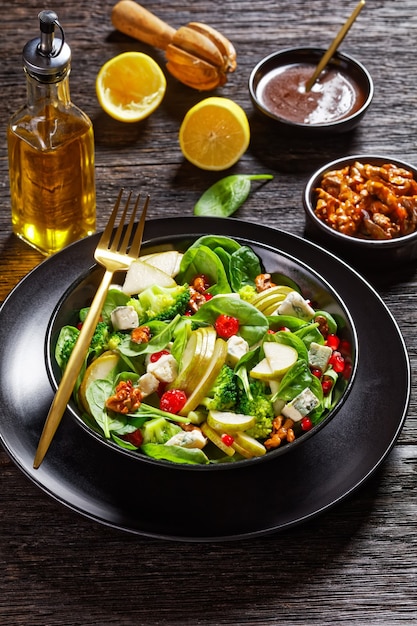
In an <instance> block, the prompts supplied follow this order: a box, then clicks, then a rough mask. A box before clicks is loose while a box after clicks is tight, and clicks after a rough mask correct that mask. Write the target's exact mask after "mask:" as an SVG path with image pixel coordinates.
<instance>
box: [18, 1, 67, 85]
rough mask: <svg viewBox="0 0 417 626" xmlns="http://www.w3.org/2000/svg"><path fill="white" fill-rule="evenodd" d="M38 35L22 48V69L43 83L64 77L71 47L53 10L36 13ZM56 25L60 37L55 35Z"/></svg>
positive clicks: (53, 81)
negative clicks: (38, 27)
mask: <svg viewBox="0 0 417 626" xmlns="http://www.w3.org/2000/svg"><path fill="white" fill-rule="evenodd" d="M38 18H39V25H40V31H41V32H40V37H37V38H36V39H32V40H31V41H28V43H27V44H26V45H25V47H24V48H23V67H24V69H25V70H26V71H27V72H28V74H30V75H31V76H33V77H34V78H36V80H38V81H40V82H43V83H55V82H58V81H60V80H62V79H63V78H64V76H65V75H66V74H67V72H68V70H69V67H70V63H71V49H70V47H69V46H68V44H67V43H66V42H65V35H64V31H63V29H62V26H61V24H60V23H59V21H58V16H57V14H56V13H55V12H54V11H49V10H45V11H41V12H40V13H39V15H38ZM55 27H58V29H59V31H60V33H61V37H55Z"/></svg>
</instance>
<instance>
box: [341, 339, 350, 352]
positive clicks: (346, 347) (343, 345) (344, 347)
mask: <svg viewBox="0 0 417 626" xmlns="http://www.w3.org/2000/svg"><path fill="white" fill-rule="evenodd" d="M339 350H340V352H341V354H343V355H345V356H346V355H347V354H350V353H351V351H352V349H351V345H350V342H349V341H347V339H342V341H341V342H340V345H339Z"/></svg>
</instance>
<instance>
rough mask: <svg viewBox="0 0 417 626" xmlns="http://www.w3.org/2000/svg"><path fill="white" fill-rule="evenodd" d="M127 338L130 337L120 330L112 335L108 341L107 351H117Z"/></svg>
mask: <svg viewBox="0 0 417 626" xmlns="http://www.w3.org/2000/svg"><path fill="white" fill-rule="evenodd" d="M126 336H129V335H127V334H126V333H122V332H121V331H119V330H117V331H113V332H112V333H110V334H109V336H108V339H107V350H116V348H118V346H119V345H120V344H121V342H122V341H123V339H125V337H126Z"/></svg>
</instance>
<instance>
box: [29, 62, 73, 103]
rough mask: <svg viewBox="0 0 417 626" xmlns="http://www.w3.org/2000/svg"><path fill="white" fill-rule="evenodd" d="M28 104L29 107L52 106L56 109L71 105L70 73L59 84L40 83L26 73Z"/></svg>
mask: <svg viewBox="0 0 417 626" xmlns="http://www.w3.org/2000/svg"><path fill="white" fill-rule="evenodd" d="M26 85H27V104H28V106H29V107H38V106H39V105H46V104H48V105H51V106H55V107H60V106H68V105H70V104H71V99H70V89H69V71H68V72H66V74H65V75H64V76H63V78H62V79H61V80H59V81H58V82H40V81H39V80H37V79H36V78H35V77H34V76H32V75H31V74H29V72H26Z"/></svg>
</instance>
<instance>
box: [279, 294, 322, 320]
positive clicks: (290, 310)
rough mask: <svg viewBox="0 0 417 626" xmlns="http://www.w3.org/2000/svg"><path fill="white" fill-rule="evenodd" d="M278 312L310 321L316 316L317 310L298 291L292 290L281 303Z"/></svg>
mask: <svg viewBox="0 0 417 626" xmlns="http://www.w3.org/2000/svg"><path fill="white" fill-rule="evenodd" d="M277 313H278V315H292V316H293V317H299V318H300V319H302V320H306V321H309V320H311V319H312V318H313V317H314V313H315V311H314V309H313V308H312V307H311V306H310V305H309V303H308V302H307V300H304V298H303V296H302V295H300V294H299V293H298V291H291V292H290V293H289V294H288V295H287V296H286V297H285V300H283V301H282V302H281V304H280V305H279V307H278V309H277Z"/></svg>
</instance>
